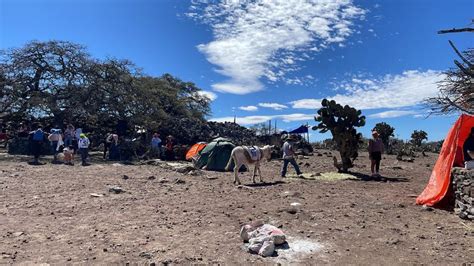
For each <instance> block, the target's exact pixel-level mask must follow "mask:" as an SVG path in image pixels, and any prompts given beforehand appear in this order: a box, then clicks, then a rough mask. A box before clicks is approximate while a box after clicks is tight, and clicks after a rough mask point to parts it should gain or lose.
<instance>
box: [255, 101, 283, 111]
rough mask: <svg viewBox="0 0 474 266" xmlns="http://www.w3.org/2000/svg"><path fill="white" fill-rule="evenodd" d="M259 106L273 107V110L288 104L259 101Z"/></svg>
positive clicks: (280, 108)
mask: <svg viewBox="0 0 474 266" xmlns="http://www.w3.org/2000/svg"><path fill="white" fill-rule="evenodd" d="M258 106H260V107H265V108H272V109H273V110H283V109H286V108H288V106H286V105H283V104H279V103H259V104H258Z"/></svg>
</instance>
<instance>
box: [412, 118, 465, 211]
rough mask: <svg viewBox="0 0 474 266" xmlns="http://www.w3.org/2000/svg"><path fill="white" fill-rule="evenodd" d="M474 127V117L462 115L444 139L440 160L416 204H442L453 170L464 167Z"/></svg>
mask: <svg viewBox="0 0 474 266" xmlns="http://www.w3.org/2000/svg"><path fill="white" fill-rule="evenodd" d="M472 127H474V116H470V115H466V114H463V115H461V116H460V117H459V118H458V120H457V121H456V123H454V126H453V127H452V128H451V129H450V130H449V132H448V135H447V136H446V138H445V139H444V143H443V147H441V152H440V153H439V157H438V160H437V161H436V164H435V166H434V168H433V172H431V177H430V180H429V182H428V185H427V186H426V188H425V190H423V192H422V193H421V194H420V195H419V196H418V198H416V204H419V205H428V206H433V205H435V204H436V203H438V202H440V201H441V200H442V199H443V198H444V196H446V193H447V191H448V189H449V186H450V184H451V169H452V168H453V165H454V166H464V155H463V145H464V142H465V141H466V139H467V138H468V137H469V134H470V132H471V128H472Z"/></svg>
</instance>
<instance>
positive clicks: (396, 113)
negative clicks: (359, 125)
mask: <svg viewBox="0 0 474 266" xmlns="http://www.w3.org/2000/svg"><path fill="white" fill-rule="evenodd" d="M416 114H418V112H416V111H410V110H407V111H405V110H390V111H384V112H380V113H375V114H371V115H369V116H368V117H369V118H395V117H400V116H407V115H416Z"/></svg>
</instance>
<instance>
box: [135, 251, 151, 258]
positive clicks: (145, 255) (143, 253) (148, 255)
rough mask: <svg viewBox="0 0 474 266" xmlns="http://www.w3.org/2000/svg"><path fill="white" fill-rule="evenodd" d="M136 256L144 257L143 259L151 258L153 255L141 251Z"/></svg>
mask: <svg viewBox="0 0 474 266" xmlns="http://www.w3.org/2000/svg"><path fill="white" fill-rule="evenodd" d="M138 256H140V257H142V258H145V259H151V258H152V257H153V255H151V254H150V253H148V252H141V253H140V254H139V255H138Z"/></svg>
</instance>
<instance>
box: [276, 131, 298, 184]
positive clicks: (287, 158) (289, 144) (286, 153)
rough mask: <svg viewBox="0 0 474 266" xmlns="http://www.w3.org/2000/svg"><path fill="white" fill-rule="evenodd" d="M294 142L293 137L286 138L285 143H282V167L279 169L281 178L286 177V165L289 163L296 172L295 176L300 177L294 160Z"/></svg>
mask: <svg viewBox="0 0 474 266" xmlns="http://www.w3.org/2000/svg"><path fill="white" fill-rule="evenodd" d="M294 141H295V137H294V136H293V135H290V136H288V138H287V139H286V141H285V143H283V167H282V169H281V177H285V176H286V171H287V168H288V163H291V165H293V167H294V168H295V170H296V174H297V175H301V174H302V173H301V171H300V168H299V167H298V164H297V163H296V160H295V157H294V155H295V151H294Z"/></svg>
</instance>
